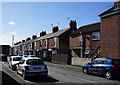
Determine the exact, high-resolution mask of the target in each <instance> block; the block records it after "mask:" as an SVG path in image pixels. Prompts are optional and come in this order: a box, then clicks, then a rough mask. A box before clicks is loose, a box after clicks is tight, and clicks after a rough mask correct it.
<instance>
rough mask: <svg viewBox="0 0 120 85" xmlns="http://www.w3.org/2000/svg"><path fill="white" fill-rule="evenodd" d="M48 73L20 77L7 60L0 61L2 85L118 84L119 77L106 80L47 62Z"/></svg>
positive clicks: (78, 69)
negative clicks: (40, 75)
mask: <svg viewBox="0 0 120 85" xmlns="http://www.w3.org/2000/svg"><path fill="white" fill-rule="evenodd" d="M46 64H47V65H48V69H49V73H48V77H47V78H41V77H30V78H28V79H27V80H24V79H22V77H21V76H20V75H18V74H17V73H16V71H13V70H11V69H10V68H9V67H8V63H7V62H1V67H2V68H0V69H1V70H0V72H1V73H2V85H13V84H14V85H21V84H22V85H24V84H27V85H28V84H30V85H31V84H32V85H44V84H45V85H82V84H87V85H88V84H89V85H93V84H95V85H96V84H97V85H120V79H114V80H107V79H105V78H104V77H101V76H96V75H85V74H83V73H82V71H81V68H80V67H75V66H70V65H60V64H53V63H48V62H46Z"/></svg>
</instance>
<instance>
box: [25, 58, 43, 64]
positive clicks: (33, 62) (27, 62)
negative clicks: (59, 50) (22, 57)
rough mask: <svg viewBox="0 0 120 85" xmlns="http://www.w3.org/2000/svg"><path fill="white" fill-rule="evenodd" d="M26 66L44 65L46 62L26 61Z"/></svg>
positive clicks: (37, 60) (38, 60)
mask: <svg viewBox="0 0 120 85" xmlns="http://www.w3.org/2000/svg"><path fill="white" fill-rule="evenodd" d="M26 64H28V65H42V64H44V62H43V61H42V60H40V59H29V60H27V61H26Z"/></svg>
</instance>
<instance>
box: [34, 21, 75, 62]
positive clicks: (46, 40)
mask: <svg viewBox="0 0 120 85" xmlns="http://www.w3.org/2000/svg"><path fill="white" fill-rule="evenodd" d="M76 24H77V23H76V21H73V20H72V21H71V22H70V24H69V25H70V27H69V28H65V29H62V30H59V28H58V26H55V27H53V29H52V33H49V34H46V35H44V36H40V37H39V38H37V39H36V49H37V51H38V54H39V57H41V58H42V59H44V60H49V61H51V60H54V61H56V62H64V63H67V59H65V58H64V56H63V55H62V56H60V54H64V55H65V54H70V49H69V47H70V45H69V43H70V42H69V35H70V33H71V32H73V31H75V30H76V29H77V27H76ZM55 54H56V55H57V56H60V57H57V56H55ZM53 55H54V57H53ZM62 57H63V58H62ZM61 59H62V60H61ZM64 60H66V61H64Z"/></svg>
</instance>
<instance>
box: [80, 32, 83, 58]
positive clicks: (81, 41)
mask: <svg viewBox="0 0 120 85" xmlns="http://www.w3.org/2000/svg"><path fill="white" fill-rule="evenodd" d="M80 36H81V38H80V45H81V58H82V57H83V36H82V33H81V32H80Z"/></svg>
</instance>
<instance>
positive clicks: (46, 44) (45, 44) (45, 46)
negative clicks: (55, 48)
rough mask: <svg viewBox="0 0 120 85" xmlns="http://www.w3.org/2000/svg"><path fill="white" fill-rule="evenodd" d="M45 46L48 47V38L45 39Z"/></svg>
mask: <svg viewBox="0 0 120 85" xmlns="http://www.w3.org/2000/svg"><path fill="white" fill-rule="evenodd" d="M45 48H47V39H46V40H45Z"/></svg>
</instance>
